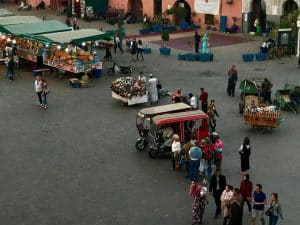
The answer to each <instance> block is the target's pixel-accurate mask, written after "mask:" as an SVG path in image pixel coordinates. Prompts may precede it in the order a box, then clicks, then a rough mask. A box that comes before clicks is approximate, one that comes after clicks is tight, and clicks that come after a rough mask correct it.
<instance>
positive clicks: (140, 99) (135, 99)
mask: <svg viewBox="0 0 300 225" xmlns="http://www.w3.org/2000/svg"><path fill="white" fill-rule="evenodd" d="M111 96H112V97H113V98H114V99H118V100H120V101H122V102H123V103H125V104H128V105H136V104H141V103H147V102H148V91H147V92H146V94H145V95H142V96H139V95H138V96H132V97H131V98H125V97H122V96H120V95H118V94H117V93H116V92H114V91H112V92H111Z"/></svg>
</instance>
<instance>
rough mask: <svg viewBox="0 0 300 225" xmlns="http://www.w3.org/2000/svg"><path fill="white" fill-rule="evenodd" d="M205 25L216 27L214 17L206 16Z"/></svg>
mask: <svg viewBox="0 0 300 225" xmlns="http://www.w3.org/2000/svg"><path fill="white" fill-rule="evenodd" d="M205 24H207V25H214V24H215V23H214V15H211V14H205Z"/></svg>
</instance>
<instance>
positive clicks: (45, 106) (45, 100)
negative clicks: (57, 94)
mask: <svg viewBox="0 0 300 225" xmlns="http://www.w3.org/2000/svg"><path fill="white" fill-rule="evenodd" d="M42 97H43V106H44V108H45V109H46V108H48V102H47V94H43V95H42Z"/></svg>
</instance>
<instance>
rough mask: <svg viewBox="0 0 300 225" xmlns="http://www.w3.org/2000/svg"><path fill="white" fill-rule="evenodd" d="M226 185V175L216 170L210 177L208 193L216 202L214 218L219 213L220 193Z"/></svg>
mask: <svg viewBox="0 0 300 225" xmlns="http://www.w3.org/2000/svg"><path fill="white" fill-rule="evenodd" d="M225 187H226V177H225V176H224V175H221V170H216V172H215V174H214V175H213V176H212V177H211V179H210V184H209V193H210V194H212V195H213V197H214V199H215V204H216V212H215V218H217V217H218V215H219V214H220V213H221V195H222V193H223V191H224V190H225Z"/></svg>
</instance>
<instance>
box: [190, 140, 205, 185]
mask: <svg viewBox="0 0 300 225" xmlns="http://www.w3.org/2000/svg"><path fill="white" fill-rule="evenodd" d="M197 145H199V143H196V146H193V147H191V148H190V150H189V158H190V161H189V178H190V181H195V182H197V181H198V179H199V166H200V159H201V156H202V151H201V149H200V148H199V147H198V146H197Z"/></svg>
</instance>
